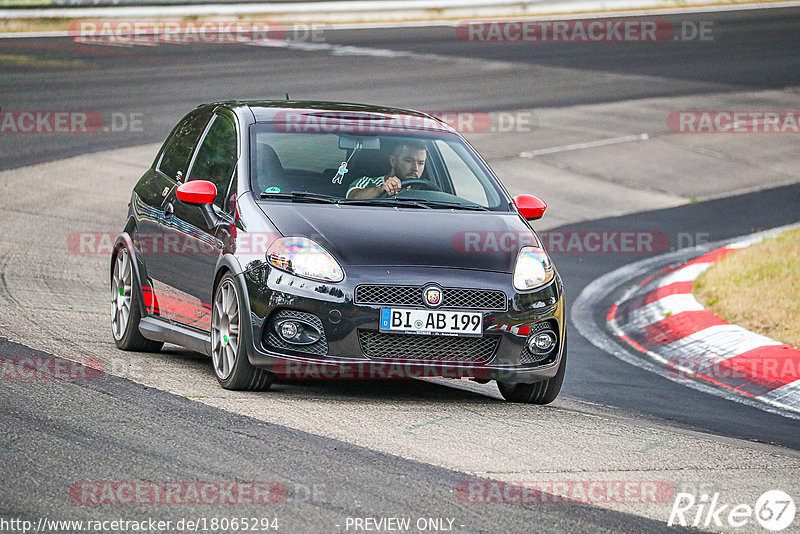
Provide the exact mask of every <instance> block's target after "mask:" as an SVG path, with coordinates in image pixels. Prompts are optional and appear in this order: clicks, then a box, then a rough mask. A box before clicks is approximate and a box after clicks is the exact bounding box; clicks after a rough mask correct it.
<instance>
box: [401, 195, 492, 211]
mask: <svg viewBox="0 0 800 534" xmlns="http://www.w3.org/2000/svg"><path fill="white" fill-rule="evenodd" d="M404 200H413V201H415V202H419V203H420V204H425V205H426V206H427V207H429V208H453V209H457V210H474V211H489V208H484V207H483V206H481V205H480V204H462V203H461V202H448V201H446V200H427V199H423V198H413V199H412V198H407V199H404Z"/></svg>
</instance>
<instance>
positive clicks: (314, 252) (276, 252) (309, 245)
mask: <svg viewBox="0 0 800 534" xmlns="http://www.w3.org/2000/svg"><path fill="white" fill-rule="evenodd" d="M267 262H269V264H270V265H272V266H273V267H277V268H278V269H281V270H283V271H287V272H290V273H292V274H296V275H297V276H302V277H303V278H310V279H312V280H320V281H322V282H341V281H342V280H344V271H343V270H342V268H341V266H340V265H339V263H338V262H337V261H336V260H335V259H333V256H331V255H330V253H328V251H327V250H325V249H324V248H322V247H321V246H319V245H318V244H316V243H314V242H313V241H311V240H310V239H306V238H305V237H283V238H281V239H278V240H276V241H274V242H273V243H272V244H271V245H270V246H269V249H268V250H267Z"/></svg>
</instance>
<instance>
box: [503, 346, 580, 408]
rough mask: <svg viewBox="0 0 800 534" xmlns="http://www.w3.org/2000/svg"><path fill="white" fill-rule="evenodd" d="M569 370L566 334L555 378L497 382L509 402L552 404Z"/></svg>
mask: <svg viewBox="0 0 800 534" xmlns="http://www.w3.org/2000/svg"><path fill="white" fill-rule="evenodd" d="M566 370H567V337H566V336H564V350H563V351H562V353H561V364H560V365H559V367H558V372H556V375H555V376H554V377H553V378H549V379H547V380H542V381H541V382H535V383H533V384H517V383H512V382H499V381H498V382H497V388H498V389H499V390H500V394H501V395H502V396H503V398H504V399H506V400H507V401H508V402H522V403H526V404H550V403H551V402H553V401H554V400H556V397H558V394H559V392H560V391H561V384H563V383H564V374H565V373H566Z"/></svg>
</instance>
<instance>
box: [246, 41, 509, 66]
mask: <svg viewBox="0 0 800 534" xmlns="http://www.w3.org/2000/svg"><path fill="white" fill-rule="evenodd" d="M242 44H246V45H248V46H263V47H269V48H284V49H287V50H296V51H300V52H327V53H329V54H331V55H333V56H366V57H385V58H414V59H420V60H423V61H439V62H445V63H451V64H456V65H459V64H463V65H464V66H467V67H470V68H475V66H476V65H477V66H480V68H481V69H482V70H484V71H486V70H509V69H518V68H519V64H517V63H512V62H510V61H497V60H491V59H481V58H470V57H461V56H445V55H440V54H419V53H416V52H409V51H407V50H390V49H388V48H369V47H364V46H350V45H340V44H331V43H314V42H306V41H291V40H289V41H253V42H249V43H242Z"/></svg>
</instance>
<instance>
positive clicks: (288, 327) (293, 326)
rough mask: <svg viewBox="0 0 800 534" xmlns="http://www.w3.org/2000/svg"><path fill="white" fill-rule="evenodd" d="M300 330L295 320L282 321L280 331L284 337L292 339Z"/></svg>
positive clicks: (287, 339)
mask: <svg viewBox="0 0 800 534" xmlns="http://www.w3.org/2000/svg"><path fill="white" fill-rule="evenodd" d="M299 331H300V328H299V327H298V324H297V323H295V322H294V321H285V322H283V323H281V326H280V330H279V331H278V333H279V334H280V335H281V337H282V338H283V339H285V340H286V341H291V340H292V339H294V338H295V336H297V333H298V332H299Z"/></svg>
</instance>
